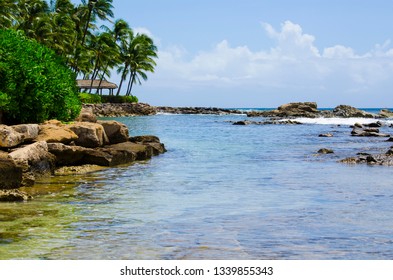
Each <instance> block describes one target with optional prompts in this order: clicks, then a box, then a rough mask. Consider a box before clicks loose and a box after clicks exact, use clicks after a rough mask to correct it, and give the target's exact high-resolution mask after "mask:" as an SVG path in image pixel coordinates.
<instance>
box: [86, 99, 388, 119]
mask: <svg viewBox="0 0 393 280" xmlns="http://www.w3.org/2000/svg"><path fill="white" fill-rule="evenodd" d="M83 108H84V109H87V110H88V111H91V112H92V113H93V114H94V115H96V116H97V117H128V116H151V115H156V114H184V115H187V114H198V115H208V114H209V115H231V114H236V115H240V114H241V115H247V117H249V118H253V117H266V118H298V117H304V118H319V117H325V118H333V117H338V118H389V117H393V112H391V111H389V110H381V112H379V114H371V113H368V112H365V111H362V110H359V109H357V108H355V107H352V106H348V105H339V106H337V107H336V108H334V109H333V110H319V109H318V106H317V103H315V102H294V103H288V104H284V105H281V106H279V107H278V108H277V109H275V110H268V111H260V110H252V111H242V110H236V109H226V108H217V107H168V106H151V105H149V104H146V103H101V104H84V105H83Z"/></svg>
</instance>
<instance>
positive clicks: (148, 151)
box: [101, 142, 153, 160]
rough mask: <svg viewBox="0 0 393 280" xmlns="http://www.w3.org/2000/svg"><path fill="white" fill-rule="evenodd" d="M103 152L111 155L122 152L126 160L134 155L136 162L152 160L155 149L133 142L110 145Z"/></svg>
mask: <svg viewBox="0 0 393 280" xmlns="http://www.w3.org/2000/svg"><path fill="white" fill-rule="evenodd" d="M101 150H102V151H105V152H108V153H110V154H116V153H118V152H122V153H124V154H125V156H126V158H127V157H128V156H131V155H133V156H134V157H135V158H134V160H146V159H149V158H151V157H152V155H153V148H152V147H151V146H149V145H143V144H136V143H132V142H124V143H119V144H114V145H109V146H106V147H105V148H102V149H101Z"/></svg>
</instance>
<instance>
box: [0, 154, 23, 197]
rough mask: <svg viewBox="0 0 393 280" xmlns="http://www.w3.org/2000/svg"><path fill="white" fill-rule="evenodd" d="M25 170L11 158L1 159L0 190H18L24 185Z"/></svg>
mask: <svg viewBox="0 0 393 280" xmlns="http://www.w3.org/2000/svg"><path fill="white" fill-rule="evenodd" d="M22 173H23V169H22V167H21V166H18V165H17V164H16V163H15V161H14V160H12V159H11V158H5V157H0V189H16V188H19V187H20V186H21V185H22Z"/></svg>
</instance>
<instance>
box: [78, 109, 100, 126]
mask: <svg viewBox="0 0 393 280" xmlns="http://www.w3.org/2000/svg"><path fill="white" fill-rule="evenodd" d="M76 121H78V122H92V123H96V122H97V117H96V116H95V115H94V113H93V108H91V107H83V108H82V110H81V112H80V114H79V116H78V118H77V119H76Z"/></svg>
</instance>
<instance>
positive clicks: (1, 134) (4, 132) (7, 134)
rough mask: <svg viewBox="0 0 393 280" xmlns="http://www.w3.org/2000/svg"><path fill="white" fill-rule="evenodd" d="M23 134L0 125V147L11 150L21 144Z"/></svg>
mask: <svg viewBox="0 0 393 280" xmlns="http://www.w3.org/2000/svg"><path fill="white" fill-rule="evenodd" d="M23 140H24V136H23V134H21V133H19V132H17V131H16V130H15V129H13V128H12V127H10V126H6V125H0V147H3V148H11V147H16V146H18V145H20V144H21V143H23Z"/></svg>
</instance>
